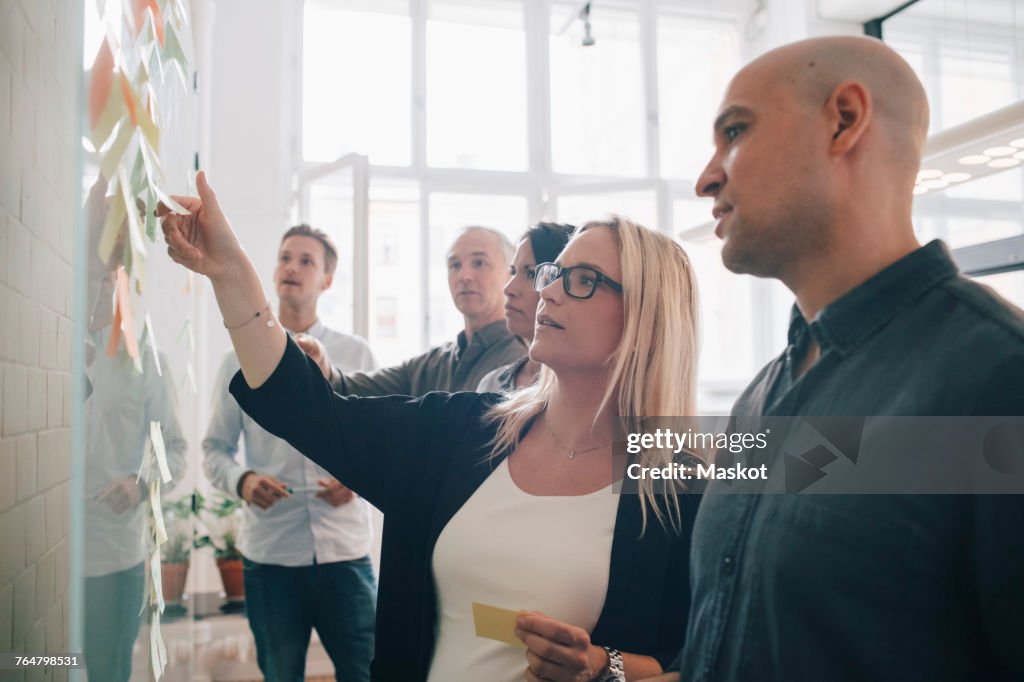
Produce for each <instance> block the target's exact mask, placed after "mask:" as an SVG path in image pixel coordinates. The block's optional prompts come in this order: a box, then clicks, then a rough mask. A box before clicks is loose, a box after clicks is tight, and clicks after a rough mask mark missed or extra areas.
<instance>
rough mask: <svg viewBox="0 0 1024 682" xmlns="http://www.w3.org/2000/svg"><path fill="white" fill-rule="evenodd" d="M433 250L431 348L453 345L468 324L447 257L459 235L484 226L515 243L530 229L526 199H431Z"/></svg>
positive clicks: (430, 267)
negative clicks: (466, 229) (455, 300)
mask: <svg viewBox="0 0 1024 682" xmlns="http://www.w3.org/2000/svg"><path fill="white" fill-rule="evenodd" d="M429 210H430V247H429V253H428V254H427V256H428V271H427V280H428V282H427V287H428V290H429V292H430V302H429V305H430V309H429V314H430V330H429V332H430V339H429V342H430V345H431V346H435V345H437V344H439V343H444V342H445V341H451V340H453V339H454V338H455V336H456V335H457V334H458V333H459V332H460V331H461V330H462V329H463V326H464V323H463V319H462V316H461V315H460V314H459V311H458V310H456V308H455V304H454V303H452V299H451V295H450V293H449V291H448V271H447V267H446V265H445V256H446V253H447V250H448V247H449V246H451V245H452V242H454V241H455V238H456V237H457V236H458V233H459V231H460V230H461V229H462V228H463V227H467V226H469V225H482V226H484V227H491V228H494V229H496V230H500V231H501V232H503V233H504V234H505V235H506V236H507V237H508V238H509V240H511V241H512V242H513V243H514V242H515V240H516V238H517V237H519V235H521V234H522V233H523V232H525V231H526V228H527V227H529V225H528V224H527V211H526V198H525V197H519V196H495V195H485V194H442V193H435V194H431V195H430V203H429Z"/></svg>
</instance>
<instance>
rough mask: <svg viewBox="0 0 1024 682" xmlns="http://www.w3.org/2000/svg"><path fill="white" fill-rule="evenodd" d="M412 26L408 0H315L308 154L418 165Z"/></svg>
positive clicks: (306, 89)
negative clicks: (413, 161)
mask: <svg viewBox="0 0 1024 682" xmlns="http://www.w3.org/2000/svg"><path fill="white" fill-rule="evenodd" d="M411 35H412V23H411V21H410V19H409V6H408V2H407V1H406V0H343V1H342V2H336V1H332V2H327V1H326V0H307V1H306V3H305V21H304V25H303V41H302V47H303V66H302V71H303V89H302V125H303V130H302V140H303V143H302V156H303V158H304V159H306V160H307V161H333V160H334V159H336V158H338V157H339V156H342V155H344V154H347V153H349V152H357V153H360V154H366V155H368V156H369V157H370V159H371V161H372V162H373V163H375V164H384V165H408V164H409V163H410V162H411V149H412V143H411V134H412V133H411V130H412V127H411V123H410V120H411V112H412V108H411V106H410V92H411V73H412V58H411V49H412V47H411V45H412V42H411V40H410V37H411Z"/></svg>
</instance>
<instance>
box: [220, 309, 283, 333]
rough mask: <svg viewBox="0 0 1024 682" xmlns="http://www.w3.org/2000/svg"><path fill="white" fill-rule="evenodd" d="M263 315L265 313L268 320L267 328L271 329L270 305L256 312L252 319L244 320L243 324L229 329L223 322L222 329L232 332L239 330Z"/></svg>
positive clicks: (272, 320)
mask: <svg viewBox="0 0 1024 682" xmlns="http://www.w3.org/2000/svg"><path fill="white" fill-rule="evenodd" d="M263 313H267V317H268V319H267V326H268V327H273V326H274V316H273V314H271V312H270V304H269V303H268V304H267V307H266V308H264V309H263V310H258V311H256V314H255V315H253V316H252V317H250V318H249V319H248V320H246V321H245V322H243V323H241V324H236V325H235V326H234V327H229V326H228V323H227V322H224V328H225V329H227V330H228V331H233V330H235V329H241V328H242V327H244V326H245V325H247V324H249V323H250V322H252V321H253V320H255V319H257V318H259V317H263ZM222 322H223V320H222Z"/></svg>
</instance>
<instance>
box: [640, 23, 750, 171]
mask: <svg viewBox="0 0 1024 682" xmlns="http://www.w3.org/2000/svg"><path fill="white" fill-rule="evenodd" d="M738 68H739V43H738V37H737V35H736V28H735V26H734V25H733V24H732V23H727V22H724V21H711V20H707V19H697V18H694V17H687V16H680V15H676V14H666V13H663V14H660V15H659V16H658V100H659V102H658V104H659V112H658V123H659V127H660V131H661V174H662V175H663V176H664V177H670V178H684V179H687V180H696V178H697V176H698V175H699V174H700V171H701V170H703V168H704V166H705V164H707V162H708V160H709V159H710V158H711V155H712V153H713V152H714V147H713V145H712V142H711V124H712V122H713V121H714V118H715V111H717V109H718V105H719V104H720V102H721V99H722V94H723V93H724V91H725V86H726V85H727V84H728V82H729V79H730V78H731V77H732V75H733V74H734V73H735V72H736V70H737V69H738ZM697 93H699V96H695V95H696V94H697Z"/></svg>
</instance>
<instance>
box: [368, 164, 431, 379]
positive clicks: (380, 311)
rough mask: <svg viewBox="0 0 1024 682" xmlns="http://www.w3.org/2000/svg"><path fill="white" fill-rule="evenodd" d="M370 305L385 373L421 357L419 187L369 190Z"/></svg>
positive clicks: (373, 339)
mask: <svg viewBox="0 0 1024 682" xmlns="http://www.w3.org/2000/svg"><path fill="white" fill-rule="evenodd" d="M369 198H370V206H369V232H370V235H369V236H370V239H369V247H370V272H369V286H370V291H369V294H368V295H369V300H370V329H369V338H368V339H367V341H368V342H369V344H370V348H372V349H373V354H374V356H375V357H376V358H377V363H378V364H379V365H380V366H381V367H388V366H390V365H396V364H398V363H399V362H401V361H403V360H405V359H407V358H411V357H412V356H414V355H416V354H418V353H420V352H421V351H422V350H423V348H422V343H421V337H422V326H423V305H422V302H421V300H420V286H419V282H420V281H422V266H421V264H420V248H419V246H420V228H419V222H420V193H419V189H418V188H417V186H416V184H415V183H412V182H408V181H405V182H399V181H391V182H384V181H378V182H374V183H372V184H371V185H370V195H369Z"/></svg>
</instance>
